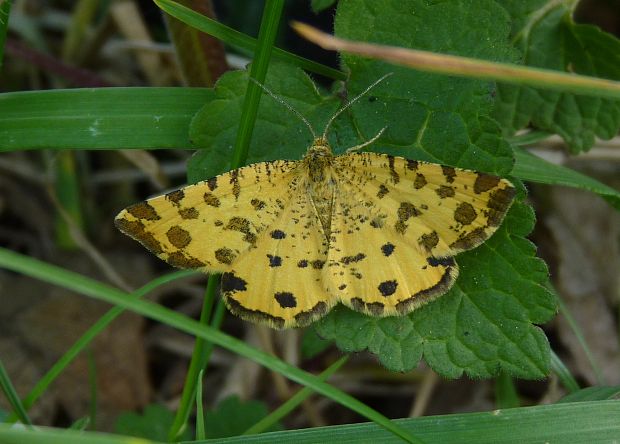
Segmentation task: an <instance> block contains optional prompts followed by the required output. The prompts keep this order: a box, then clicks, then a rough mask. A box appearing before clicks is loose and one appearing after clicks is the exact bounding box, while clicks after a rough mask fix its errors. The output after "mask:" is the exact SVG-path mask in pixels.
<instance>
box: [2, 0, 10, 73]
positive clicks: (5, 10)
mask: <svg viewBox="0 0 620 444" xmlns="http://www.w3.org/2000/svg"><path fill="white" fill-rule="evenodd" d="M10 13H11V0H0V68H2V62H3V60H4V44H5V42H6V33H7V31H8V29H9V14H10Z"/></svg>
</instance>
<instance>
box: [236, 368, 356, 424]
mask: <svg viewBox="0 0 620 444" xmlns="http://www.w3.org/2000/svg"><path fill="white" fill-rule="evenodd" d="M348 359H349V357H348V356H343V357H342V358H340V359H338V360H337V361H336V362H334V363H333V364H332V365H330V366H329V367H327V368H326V369H325V370H324V371H323V372H322V373H321V374H320V375H319V379H320V380H321V381H327V379H328V378H329V377H330V376H331V375H333V374H334V373H336V372H337V371H338V369H340V367H342V366H343V365H344V364H345V363H346V362H347V360H348ZM312 393H313V392H312V390H310V389H309V388H308V387H304V388H302V389H301V390H299V391H298V392H297V393H295V394H294V395H293V396H292V397H291V398H290V399H289V400H288V401H286V402H285V403H284V404H282V405H281V406H280V407H278V408H277V409H275V410H274V411H273V412H271V413H270V414H269V415H267V416H265V417H264V418H263V419H261V420H260V421H258V422H257V423H256V424H254V425H253V426H252V427H250V428H249V429H247V430H246V431H245V432H243V434H244V435H255V434H257V433H262V432H264V431H265V430H268V429H269V428H270V427H271V426H273V425H274V424H275V423H276V422H278V421H280V420H281V419H282V418H284V417H285V416H286V415H288V414H289V413H291V412H292V411H293V410H295V409H296V408H297V406H299V404H301V403H302V402H304V400H306V399H308V397H309V396H310V395H312Z"/></svg>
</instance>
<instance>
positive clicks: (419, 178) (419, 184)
mask: <svg viewBox="0 0 620 444" xmlns="http://www.w3.org/2000/svg"><path fill="white" fill-rule="evenodd" d="M426 183H427V182H426V177H425V176H424V174H420V173H418V174H416V175H415V179H414V181H413V188H415V189H416V190H419V189H420V188H424V186H425V185H426Z"/></svg>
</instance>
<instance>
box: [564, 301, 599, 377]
mask: <svg viewBox="0 0 620 444" xmlns="http://www.w3.org/2000/svg"><path fill="white" fill-rule="evenodd" d="M558 307H559V309H560V314H561V315H562V316H564V318H565V319H566V322H568V326H569V327H570V329H571V330H572V332H573V334H574V335H575V338H577V342H579V345H580V346H581V348H582V349H583V352H584V353H585V355H586V358H587V359H588V362H589V363H590V367H592V370H593V371H594V376H595V377H596V382H597V383H598V384H599V385H606V384H607V382H606V381H605V377H604V376H603V370H601V366H600V365H599V364H598V362H596V359H595V358H594V355H593V354H592V350H591V349H590V346H589V345H588V343H587V342H586V338H585V337H584V336H583V332H582V331H581V328H580V327H579V325H578V324H577V321H576V320H575V318H574V317H573V315H572V313H571V312H570V310H569V309H568V307H567V306H566V304H565V303H564V301H563V300H562V298H559V297H558Z"/></svg>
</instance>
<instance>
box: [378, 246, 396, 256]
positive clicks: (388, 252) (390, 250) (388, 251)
mask: <svg viewBox="0 0 620 444" xmlns="http://www.w3.org/2000/svg"><path fill="white" fill-rule="evenodd" d="M395 248H396V247H395V246H394V244H391V243H390V242H388V243H386V244H383V245H382V246H381V252H382V253H383V255H384V256H386V257H387V256H389V255H391V254H392V253H393V252H394V249H395Z"/></svg>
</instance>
